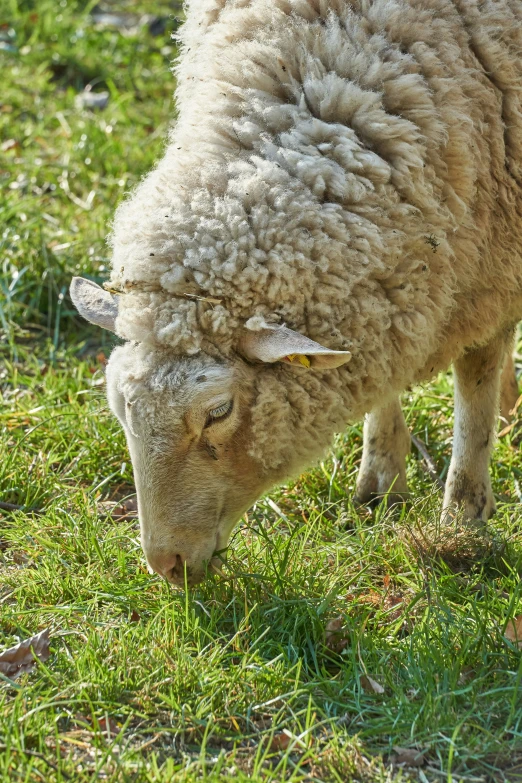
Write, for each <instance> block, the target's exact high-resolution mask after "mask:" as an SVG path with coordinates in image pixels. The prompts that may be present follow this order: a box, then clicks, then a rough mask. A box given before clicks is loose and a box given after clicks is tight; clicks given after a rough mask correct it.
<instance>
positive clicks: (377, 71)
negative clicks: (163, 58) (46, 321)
mask: <svg viewBox="0 0 522 783" xmlns="http://www.w3.org/2000/svg"><path fill="white" fill-rule="evenodd" d="M176 75H177V83H178V86H177V91H176V101H177V106H178V110H179V119H178V121H177V123H176V125H175V127H174V129H173V131H172V133H171V136H170V141H169V144H168V147H167V149H166V152H165V155H164V157H163V159H162V160H161V161H160V163H159V164H158V166H157V167H156V168H155V169H154V171H152V172H151V173H150V174H149V175H148V176H147V177H146V178H145V179H144V181H143V182H142V183H141V184H140V186H139V187H138V188H137V189H136V190H135V192H134V193H133V195H132V197H131V198H130V199H129V200H127V201H126V202H125V203H124V204H123V205H122V206H121V207H120V208H119V210H118V212H117V215H116V219H115V223H114V231H113V235H112V246H113V251H114V256H113V272H112V277H111V283H112V285H113V286H114V287H115V288H117V289H119V290H121V291H122V292H125V293H123V294H122V296H121V297H120V299H119V305H120V306H119V316H118V319H117V331H118V333H119V334H120V335H121V336H122V337H124V338H126V339H130V340H136V341H139V342H141V343H144V344H150V345H151V346H152V345H154V346H156V347H164V348H167V349H169V350H170V352H172V353H173V354H179V355H186V354H196V353H198V352H199V351H201V350H205V351H206V352H207V353H211V354H214V355H216V354H219V355H222V356H233V355H234V350H235V348H236V347H237V345H238V341H239V336H240V334H241V331H242V330H243V329H244V328H245V325H246V326H247V327H248V328H254V329H255V328H259V324H261V323H263V322H270V323H285V324H286V325H287V326H288V327H290V328H293V329H296V330H298V331H300V332H302V333H305V334H306V335H307V336H308V337H310V338H312V339H313V340H316V341H317V342H319V343H321V344H322V345H324V346H326V347H328V348H331V349H336V350H350V351H351V352H352V355H353V358H352V360H351V362H350V363H349V364H347V365H345V366H343V367H341V368H339V369H336V370H329V371H328V372H323V373H317V374H313V373H309V374H306V373H304V372H303V373H301V372H298V371H295V370H293V368H289V367H286V366H285V367H282V368H279V369H276V370H272V371H271V372H270V373H266V374H265V375H264V376H263V378H264V380H263V381H262V383H261V381H260V384H261V386H262V390H261V391H260V394H259V397H258V403H257V406H256V407H255V409H254V411H253V417H254V425H255V422H256V416H257V417H259V419H260V421H259V427H257V428H256V429H257V430H258V434H259V433H260V432H261V430H262V426H263V425H262V423H261V419H263V415H264V414H262V410H263V405H265V402H263V401H266V400H267V399H268V400H272V402H271V404H270V406H269V407H270V411H271V413H270V415H271V416H272V417H273V416H274V415H276V413H275V412H276V410H277V405H279V406H282V408H284V407H285V405H289V406H291V408H292V410H293V411H294V412H297V413H295V417H296V418H298V417H304V418H303V423H302V426H301V425H299V426H300V429H299V437H303V438H306V437H307V435H306V433H307V431H308V428H309V427H308V426H306V425H310V424H311V423H312V422H313V421H315V413H314V410H315V407H317V406H322V407H323V408H324V410H325V411H326V412H325V413H324V417H323V418H324V424H321V429H322V430H324V434H325V436H326V435H327V434H328V433H333V432H334V431H335V429H339V427H342V426H343V424H344V422H345V421H346V419H347V418H348V417H357V416H360V415H361V414H362V413H363V412H364V411H366V410H368V409H370V408H371V407H373V406H374V404H375V403H376V401H378V402H379V404H382V402H383V399H384V398H385V397H388V396H391V395H392V394H393V393H394V392H398V391H401V390H403V389H404V388H405V387H406V386H407V385H408V384H409V383H411V382H414V381H418V380H421V379H424V378H428V377H429V376H430V375H431V374H433V373H434V372H436V371H437V370H439V369H441V368H444V367H446V366H447V365H448V364H449V362H450V361H451V360H453V359H455V358H456V357H457V356H459V355H460V354H461V353H462V351H463V350H464V349H465V348H466V347H467V346H470V345H472V344H476V343H477V342H486V341H487V340H488V339H490V338H491V337H492V335H494V334H495V333H497V332H498V330H499V329H500V328H502V327H503V326H504V325H507V324H509V323H512V322H513V321H514V320H516V319H517V318H519V317H520V313H521V299H520V293H519V292H520V291H521V283H522V256H521V248H522V241H521V240H522V221H521V220H520V218H519V215H520V214H522V204H521V192H522V191H521V188H520V183H522V123H521V116H522V115H521V108H522V107H521V99H522V91H521V90H520V85H521V83H522V3H520V2H518V0H478V2H477V0H373V2H368V1H367V0H353V1H351V2H349V1H348V0H248V1H247V0H191V2H189V3H188V8H187V21H186V23H185V24H184V26H183V28H182V30H181V52H180V57H179V62H178V64H177V66H176ZM209 300H210V301H209ZM281 382H283V383H284V385H285V389H284V390H283V389H281V388H280V383H281ZM283 398H284V399H283ZM276 399H277V400H278V403H277V404H276V403H275V402H274V401H275V400H276ZM314 406H315V407H314ZM327 411H330V413H328V412H327ZM265 423H266V421H265ZM297 426H298V425H297V424H296V427H297ZM269 435H270V433H269V434H268V435H267V437H268V436H269ZM315 435H317V433H315ZM310 437H313V434H312V435H311V436H310Z"/></svg>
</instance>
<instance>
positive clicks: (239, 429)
mask: <svg viewBox="0 0 522 783" xmlns="http://www.w3.org/2000/svg"><path fill="white" fill-rule="evenodd" d="M71 295H72V299H73V302H74V304H75V305H76V307H77V309H78V310H79V312H80V313H81V314H82V315H83V316H84V317H85V318H86V319H87V320H89V321H91V322H92V323H96V324H98V325H99V326H102V327H104V328H106V329H111V330H114V327H115V320H116V316H117V302H116V301H115V299H114V298H113V297H112V296H111V295H110V294H109V293H107V292H106V291H104V290H103V289H101V288H99V287H98V286H96V285H95V284H93V283H91V282H90V281H86V280H83V279H82V278H74V280H73V283H72V285H71ZM295 356H297V357H301V361H303V362H304V364H305V365H306V364H310V365H311V366H314V365H315V366H316V367H318V368H319V369H323V370H324V369H328V368H334V367H338V366H340V365H341V364H343V363H345V362H346V361H348V359H349V358H350V354H349V353H348V352H342V351H330V350H328V349H326V348H323V347H322V346H320V345H318V344H317V343H314V342H313V341H311V340H309V339H308V338H306V337H304V336H303V335H301V334H299V333H297V332H293V331H292V330H290V329H286V328H284V327H283V328H281V327H280V328H265V329H262V330H260V331H259V332H248V331H247V330H245V334H244V336H243V338H242V339H241V342H240V344H239V345H238V347H237V353H236V354H235V355H234V357H233V358H226V359H225V358H215V357H211V356H208V355H206V354H205V353H199V354H198V355H196V356H185V357H180V356H179V355H177V356H176V355H173V354H172V353H171V352H169V351H168V350H166V349H159V348H154V347H151V346H147V345H145V344H136V343H126V344H124V345H122V346H119V347H117V348H116V349H115V350H114V351H113V353H112V355H111V358H110V360H109V363H108V366H107V394H108V399H109V404H110V407H111V409H112V411H113V412H114V414H115V415H116V416H117V418H118V419H119V421H120V422H121V424H122V426H123V428H124V431H125V434H126V437H127V443H128V446H129V451H130V455H131V459H132V464H133V468H134V477H135V482H136V490H137V493H138V511H139V518H140V526H141V540H142V545H143V550H144V552H145V555H146V557H147V560H148V562H149V564H150V565H151V566H152V568H154V570H156V571H157V572H158V573H160V574H162V575H163V576H165V577H166V578H167V579H169V581H171V582H173V583H174V584H180V585H182V584H183V583H184V581H185V578H186V579H187V581H188V583H189V584H191V583H192V584H194V583H196V582H198V581H200V580H201V578H202V577H203V576H204V574H205V569H206V567H207V565H208V564H209V563H212V562H214V564H215V565H217V564H218V563H219V562H220V557H221V556H222V553H223V552H224V550H225V549H226V546H227V543H228V539H229V537H230V533H231V531H232V528H233V527H234V525H235V523H236V522H237V521H238V520H239V519H240V517H241V516H242V514H243V513H244V512H245V511H246V510H247V509H248V508H249V507H250V506H251V505H252V504H253V503H254V502H255V501H256V500H257V498H259V496H260V495H261V494H262V493H263V492H265V491H266V490H267V489H269V488H270V487H272V486H273V485H274V484H277V483H279V482H281V481H283V480H284V479H286V478H287V477H288V476H289V475H290V474H291V473H295V472H296V471H298V470H299V469H302V468H304V467H305V466H306V464H307V463H309V462H310V461H311V459H313V458H314V457H316V456H317V443H316V439H315V438H314V437H312V438H311V445H310V447H308V448H304V449H303V448H300V449H299V448H297V447H296V437H297V436H298V424H299V422H298V416H296V412H295V411H294V410H292V406H291V405H289V404H288V402H286V404H285V403H282V404H281V402H280V400H281V399H282V398H281V397H279V399H278V393H277V390H278V389H280V387H281V384H284V383H285V377H284V373H283V374H282V373H281V372H280V369H279V368H280V363H281V362H287V361H288V358H289V357H295ZM302 371H303V372H306V370H305V369H304V368H302ZM297 372H299V370H297ZM286 380H287V381H288V380H289V378H288V376H287V378H286ZM283 398H284V395H283ZM281 442H284V443H286V450H284V449H283V450H281V449H279V451H278V455H279V456H278V458H276V459H271V458H270V454H269V452H271V451H272V452H276V451H277V448H275V446H276V444H277V443H281ZM326 445H327V444H326V443H325V444H322V447H323V448H324V447H325V446H326ZM312 452H313V453H312ZM213 558H217V559H216V560H214V561H213Z"/></svg>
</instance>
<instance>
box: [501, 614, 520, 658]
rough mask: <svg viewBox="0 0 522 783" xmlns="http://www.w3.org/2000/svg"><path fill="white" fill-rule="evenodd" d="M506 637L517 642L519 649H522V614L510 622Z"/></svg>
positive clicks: (505, 632) (505, 633)
mask: <svg viewBox="0 0 522 783" xmlns="http://www.w3.org/2000/svg"><path fill="white" fill-rule="evenodd" d="M504 637H505V638H506V639H507V640H508V641H510V642H512V643H513V644H516V646H517V647H518V649H519V650H522V614H519V615H517V616H516V617H514V618H513V620H510V621H509V622H508V624H507V625H506V630H505V631H504Z"/></svg>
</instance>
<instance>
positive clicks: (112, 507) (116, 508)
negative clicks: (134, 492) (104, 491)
mask: <svg viewBox="0 0 522 783" xmlns="http://www.w3.org/2000/svg"><path fill="white" fill-rule="evenodd" d="M98 513H99V514H103V515H107V516H110V517H112V519H114V520H117V521H121V520H123V519H134V518H135V517H137V515H138V501H137V500H136V498H135V497H133V498H127V499H126V500H123V501H121V502H119V501H116V500H102V501H101V502H100V503H98Z"/></svg>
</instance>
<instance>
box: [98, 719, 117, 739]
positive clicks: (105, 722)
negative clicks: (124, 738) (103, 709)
mask: <svg viewBox="0 0 522 783" xmlns="http://www.w3.org/2000/svg"><path fill="white" fill-rule="evenodd" d="M98 726H99V727H100V731H103V733H104V734H107V735H108V736H109V737H115V736H116V735H117V734H119V733H120V727H119V726H118V724H117V723H116V721H115V720H114V718H110V717H109V718H100V719H99V721H98Z"/></svg>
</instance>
